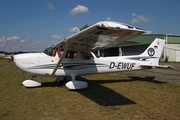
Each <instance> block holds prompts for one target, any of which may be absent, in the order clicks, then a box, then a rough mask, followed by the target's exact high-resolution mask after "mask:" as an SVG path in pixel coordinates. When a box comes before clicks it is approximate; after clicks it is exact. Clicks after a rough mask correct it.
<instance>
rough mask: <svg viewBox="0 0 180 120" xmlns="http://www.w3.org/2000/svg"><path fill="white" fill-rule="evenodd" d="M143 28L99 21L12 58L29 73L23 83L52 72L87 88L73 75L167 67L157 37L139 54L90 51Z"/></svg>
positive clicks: (69, 84)
mask: <svg viewBox="0 0 180 120" xmlns="http://www.w3.org/2000/svg"><path fill="white" fill-rule="evenodd" d="M146 32H147V31H145V30H143V29H140V28H136V27H133V26H131V25H127V24H124V23H119V22H114V21H101V22H98V23H96V24H94V25H92V26H90V27H88V28H86V29H84V30H82V31H80V32H78V33H75V34H74V35H71V36H69V37H67V38H66V39H64V40H63V41H60V42H58V43H57V44H54V45H52V46H51V47H48V48H46V49H45V50H44V51H43V52H41V53H26V54H19V55H14V56H13V59H14V62H15V65H16V66H17V68H18V69H19V70H20V71H21V72H23V73H27V74H30V75H31V76H32V78H31V79H29V80H25V81H24V82H23V83H22V84H23V85H24V86H25V87H38V86H41V82H40V81H38V80H36V79H35V77H36V76H37V75H42V76H56V77H57V78H59V79H60V78H65V77H66V76H71V78H72V80H71V81H69V82H67V83H66V86H67V87H68V88H69V89H74V90H76V89H83V88H87V86H88V84H87V82H83V81H78V80H76V76H79V75H87V74H98V73H110V72H120V71H129V70H140V69H147V68H154V67H162V68H168V67H169V66H162V65H159V64H158V63H159V59H160V56H161V53H162V51H163V46H164V44H165V41H164V40H162V39H159V38H156V39H155V40H154V41H153V42H152V44H151V45H150V46H149V47H148V48H147V49H146V50H145V51H144V52H143V53H142V54H140V55H133V56H115V57H97V56H96V55H95V54H94V53H93V52H91V51H93V50H99V49H104V48H108V47H111V46H113V45H116V44H118V43H121V42H124V41H126V40H128V39H131V38H133V37H136V36H138V35H141V34H143V33H146ZM62 80H63V79H62Z"/></svg>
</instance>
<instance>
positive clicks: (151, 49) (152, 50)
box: [148, 48, 155, 56]
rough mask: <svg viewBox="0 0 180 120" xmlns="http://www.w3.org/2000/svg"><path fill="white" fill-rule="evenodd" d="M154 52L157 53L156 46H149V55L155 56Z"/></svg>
mask: <svg viewBox="0 0 180 120" xmlns="http://www.w3.org/2000/svg"><path fill="white" fill-rule="evenodd" d="M154 54H155V50H154V48H149V49H148V55H149V56H153V55H154Z"/></svg>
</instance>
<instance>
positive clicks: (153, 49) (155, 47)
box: [139, 38, 165, 66]
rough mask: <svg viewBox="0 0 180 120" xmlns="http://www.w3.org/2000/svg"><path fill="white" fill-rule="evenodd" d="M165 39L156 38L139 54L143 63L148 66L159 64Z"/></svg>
mask: <svg viewBox="0 0 180 120" xmlns="http://www.w3.org/2000/svg"><path fill="white" fill-rule="evenodd" d="M164 45H165V40H163V39H159V38H156V39H155V40H154V41H153V42H152V43H151V45H150V46H149V47H148V48H147V49H146V50H145V51H144V52H143V53H142V54H140V55H139V57H141V60H143V61H144V62H142V64H143V65H145V66H146V65H147V66H159V59H160V57H161V55H162V52H163V48H164Z"/></svg>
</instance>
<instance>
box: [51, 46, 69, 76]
mask: <svg viewBox="0 0 180 120" xmlns="http://www.w3.org/2000/svg"><path fill="white" fill-rule="evenodd" d="M65 46H66V47H65V50H64V52H63V54H62V55H61V57H60V59H59V61H58V63H57V65H56V67H55V68H54V70H53V72H52V73H51V75H55V73H56V71H57V69H58V67H59V65H60V64H61V62H62V60H63V59H64V58H65V55H66V53H67V51H68V46H67V45H65Z"/></svg>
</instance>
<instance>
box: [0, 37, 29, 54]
mask: <svg viewBox="0 0 180 120" xmlns="http://www.w3.org/2000/svg"><path fill="white" fill-rule="evenodd" d="M26 43H28V39H27V38H26V39H22V38H20V37H18V36H11V37H4V36H0V50H3V51H16V50H15V49H22V48H25V49H26V48H27V47H26V46H25V44H26ZM25 49H24V50H25Z"/></svg>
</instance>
